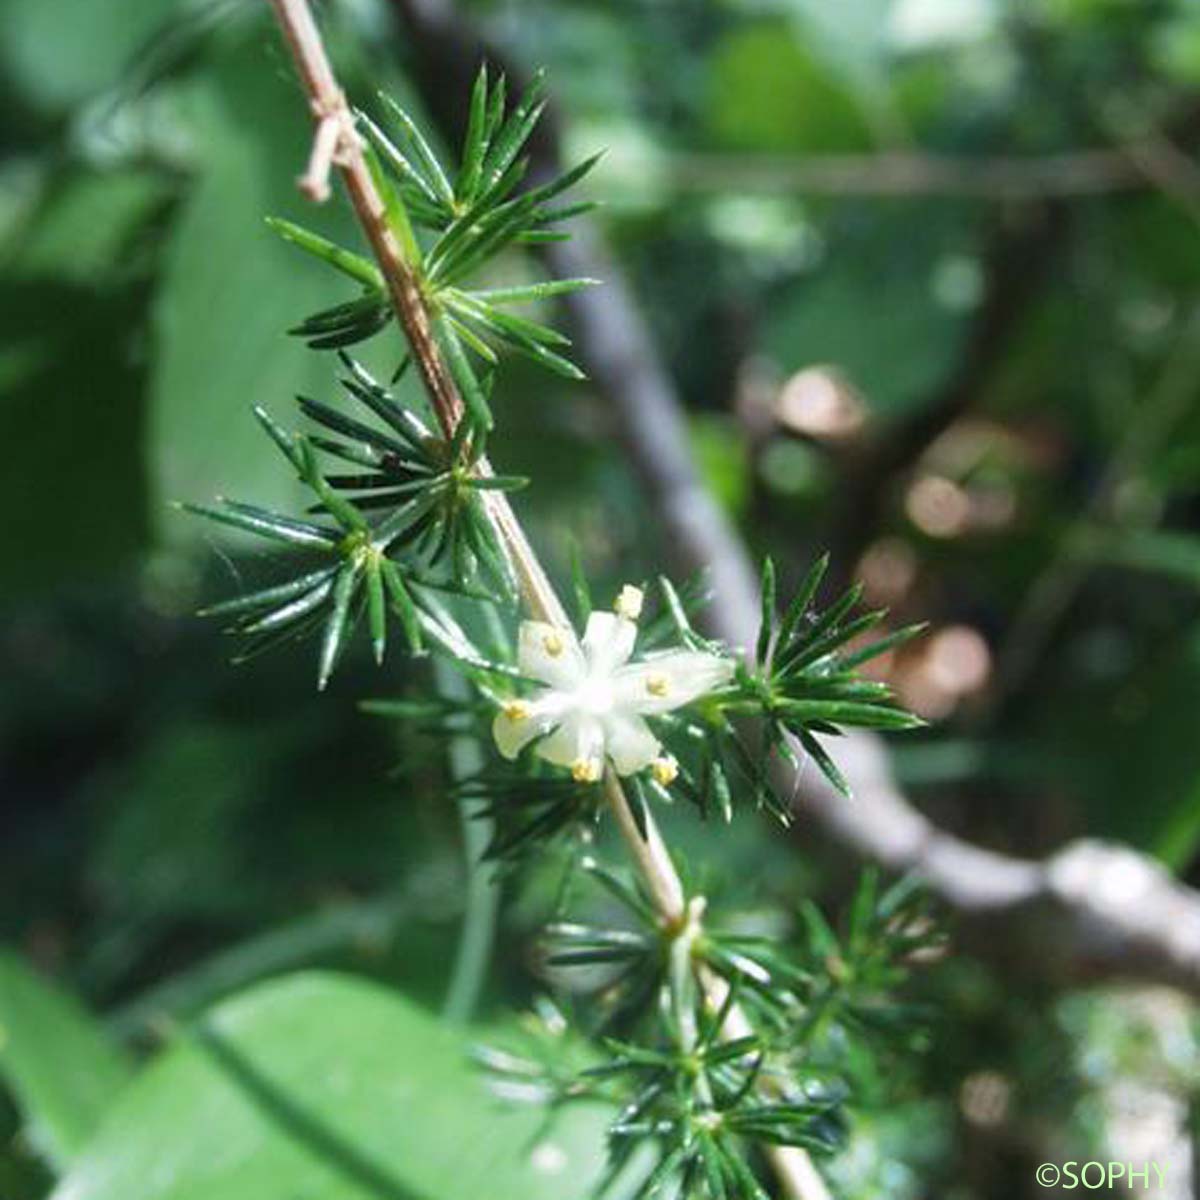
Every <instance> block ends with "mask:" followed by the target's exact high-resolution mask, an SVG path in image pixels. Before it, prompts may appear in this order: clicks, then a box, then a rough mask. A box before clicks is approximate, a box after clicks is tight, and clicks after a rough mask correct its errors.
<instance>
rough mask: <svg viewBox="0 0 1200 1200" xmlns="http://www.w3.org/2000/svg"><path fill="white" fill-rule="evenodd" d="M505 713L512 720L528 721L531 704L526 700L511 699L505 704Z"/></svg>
mask: <svg viewBox="0 0 1200 1200" xmlns="http://www.w3.org/2000/svg"><path fill="white" fill-rule="evenodd" d="M503 711H504V715H505V716H506V717H507V718H508V719H509V720H510V721H528V720H529V705H528V704H526V703H525V701H524V700H510V701H509V702H508V703H507V704H506V705H505V706H504V710H503Z"/></svg>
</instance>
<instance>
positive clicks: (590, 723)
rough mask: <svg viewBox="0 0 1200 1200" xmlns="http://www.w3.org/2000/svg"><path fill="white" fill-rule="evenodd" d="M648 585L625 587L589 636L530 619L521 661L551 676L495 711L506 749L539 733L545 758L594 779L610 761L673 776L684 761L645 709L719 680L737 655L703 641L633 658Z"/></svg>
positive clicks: (670, 704)
mask: <svg viewBox="0 0 1200 1200" xmlns="http://www.w3.org/2000/svg"><path fill="white" fill-rule="evenodd" d="M641 599H642V597H641V593H640V592H638V590H637V589H636V588H629V587H627V588H625V589H623V590H622V592H621V595H620V597H619V599H618V604H617V612H615V613H611V612H594V613H592V615H591V616H590V617H588V623H587V629H586V630H585V631H584V635H583V640H582V642H580V641H579V640H577V639H576V637H575V634H574V633H573V632H572V631H571V630H569V629H560V628H558V627H557V626H554V625H548V624H546V622H544V621H522V622H521V629H520V633H519V636H518V643H517V665H518V666H519V667H520V669H521V672H522V674H524V675H527V676H529V677H530V678H531V679H536V680H537V681H538V682H539V683H543V684H545V685H546V686H545V688H544V689H543V690H542V691H539V692H537V693H536V694H535V695H533V696H531V697H529V698H528V699H521V700H512V701H509V702H508V703H507V704H505V705H504V706H503V708H502V709H501V710H500V712H499V713H497V714H496V719H495V722H494V723H493V725H492V735H493V736H494V737H495V739H496V745H497V746H498V747H499V748H500V753H501V754H503V755H504V756H505V758H516V756H517V755H518V754H519V753H520V752H521V750H522V749H523V748H524V747H525V746H527V745H528V744H529V743H530V742H531V741H533V740H534V738H540V739H541V740H540V741H539V742H538V743H537V746H536V748H535V750H536V753H537V754H538V755H540V756H541V757H542V758H544V759H546V761H547V762H552V763H556V764H557V765H559V766H563V767H570V768H571V774H572V775H573V776H574V777H575V778H576V779H577V780H579V781H580V782H581V783H594V782H595V781H596V780H598V779H599V778H600V776H601V774H602V773H603V771H604V764H605V761H606V760H607V761H608V762H611V763H612V765H613V767H614V768H615V769H616V772H617V774H618V775H631V774H632V773H633V772H634V771H640V770H642V769H643V768H644V767H652V769H653V772H654V777H655V778H656V779H657V780H659V782H661V783H670V782H671V780H672V779H674V778H675V775H676V773H677V771H678V765H677V764H676V762H675V760H674V759H673V758H671V756H670V755H665V756H664V755H662V746H661V745H660V743H659V741H658V738H656V737H655V736H654V734H653V733H652V732H651V730H650V727H649V725H647V724H646V721H645V718H646V717H648V716H655V715H656V714H658V713H665V712H670V711H671V710H672V709H675V708H679V707H680V706H682V705H684V704H688V703H690V702H691V701H692V700H695V699H696V698H697V697H699V696H702V695H704V693H705V692H710V691H712V690H713V689H714V688H717V687H720V686H721V684H723V683H725V682H726V681H727V680H728V679H729V677H730V676H731V675H732V674H733V664H732V663H731V662H729V661H728V660H727V659H724V658H718V657H717V655H715V654H706V653H704V652H702V651H698V650H668V651H666V652H664V653H660V654H654V655H651V656H650V657H648V658H645V659H642V660H641V661H640V662H635V663H631V662H629V656H630V655H631V654H632V653H633V643H634V640H635V638H636V637H637V626H636V625H635V624H634V622H633V621H632V620H630V614H636V613H637V612H639V611H640V609H641Z"/></svg>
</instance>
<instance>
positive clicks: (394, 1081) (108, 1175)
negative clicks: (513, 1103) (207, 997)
mask: <svg viewBox="0 0 1200 1200" xmlns="http://www.w3.org/2000/svg"><path fill="white" fill-rule="evenodd" d="M468 1048H469V1047H468V1043H467V1041H466V1040H465V1039H464V1038H463V1037H462V1035H461V1034H458V1033H455V1032H453V1031H452V1030H450V1029H449V1028H448V1027H447V1026H444V1025H442V1024H440V1023H439V1022H437V1021H436V1020H435V1019H434V1018H432V1017H431V1016H429V1015H428V1014H426V1013H424V1012H423V1011H421V1010H419V1009H417V1008H415V1007H414V1006H412V1005H411V1004H410V1003H409V1002H407V1001H406V1000H404V999H402V998H401V997H399V996H397V995H395V994H393V993H390V992H388V991H385V990H384V989H382V988H380V987H378V986H377V985H375V984H370V983H366V982H363V981H361V980H358V979H354V978H352V977H350V976H339V975H335V974H325V973H304V974H299V975H292V976H290V977H286V978H283V979H280V980H276V981H272V982H270V983H266V984H262V985H260V986H258V987H255V988H253V989H251V990H250V991H248V992H245V993H243V994H241V995H240V996H238V997H235V998H234V999H232V1000H229V1001H226V1002H225V1003H223V1004H221V1005H220V1006H219V1007H218V1008H217V1009H215V1010H214V1011H213V1013H212V1014H211V1016H210V1017H209V1018H208V1019H207V1020H205V1021H204V1022H203V1023H202V1024H201V1025H200V1026H199V1027H198V1028H197V1029H195V1030H194V1031H192V1032H190V1033H188V1034H186V1035H184V1036H182V1037H180V1038H179V1039H177V1040H176V1042H175V1043H174V1044H173V1045H172V1046H171V1047H170V1048H169V1049H168V1050H167V1051H166V1052H165V1053H164V1054H163V1055H162V1057H161V1058H160V1059H159V1060H158V1061H157V1062H156V1063H154V1064H153V1065H152V1066H151V1067H149V1068H148V1069H147V1070H146V1072H145V1073H144V1074H143V1075H142V1077H141V1078H140V1079H139V1080H138V1081H137V1082H136V1083H135V1084H134V1085H133V1086H132V1087H131V1088H130V1089H129V1090H128V1091H127V1092H126V1093H125V1094H124V1096H123V1097H122V1098H121V1100H120V1102H119V1103H118V1104H117V1106H116V1107H115V1108H114V1110H113V1111H112V1112H111V1113H110V1115H109V1119H108V1121H107V1123H106V1125H105V1127H104V1129H103V1130H102V1131H101V1133H100V1135H99V1136H98V1137H97V1138H96V1139H94V1140H93V1142H92V1143H91V1145H90V1146H89V1147H88V1149H87V1151H86V1153H85V1154H84V1155H83V1157H82V1158H81V1159H80V1160H79V1161H78V1162H77V1164H76V1165H75V1167H74V1169H73V1170H72V1171H71V1172H70V1174H68V1175H67V1177H66V1178H65V1179H64V1180H63V1181H62V1183H61V1185H60V1186H59V1188H58V1190H57V1191H56V1192H55V1193H54V1195H55V1196H56V1197H58V1198H59V1200H65V1198H66V1197H71V1198H72V1200H185V1198H196V1197H217V1196H219V1197H221V1200H297V1197H300V1196H309V1197H318V1196H319V1197H323V1198H326V1200H351V1198H363V1200H365V1198H367V1197H370V1198H371V1200H418V1198H429V1200H434V1198H437V1200H457V1198H458V1197H464V1196H479V1197H486V1198H487V1200H539V1198H541V1200H561V1198H562V1197H563V1196H564V1195H576V1194H582V1192H583V1191H584V1190H585V1189H586V1187H587V1185H588V1183H589V1181H591V1180H594V1179H595V1178H596V1177H597V1175H598V1174H599V1171H600V1169H601V1166H602V1156H603V1139H602V1136H601V1130H602V1128H603V1125H602V1120H601V1112H600V1111H599V1110H596V1109H591V1110H587V1109H581V1110H579V1111H577V1112H576V1111H572V1112H568V1113H566V1114H565V1115H564V1117H563V1119H562V1120H561V1121H560V1122H558V1123H556V1124H555V1125H554V1126H553V1127H552V1128H550V1129H549V1130H545V1131H543V1129H542V1122H543V1116H542V1114H541V1113H540V1112H539V1111H536V1110H534V1109H531V1108H514V1107H508V1106H502V1105H501V1104H500V1102H499V1101H497V1100H496V1099H495V1098H494V1097H491V1096H489V1095H488V1093H487V1091H486V1088H485V1085H484V1081H483V1079H482V1077H481V1076H480V1075H479V1074H478V1073H477V1072H476V1071H475V1069H474V1068H473V1067H472V1066H471V1065H470V1063H469V1061H468Z"/></svg>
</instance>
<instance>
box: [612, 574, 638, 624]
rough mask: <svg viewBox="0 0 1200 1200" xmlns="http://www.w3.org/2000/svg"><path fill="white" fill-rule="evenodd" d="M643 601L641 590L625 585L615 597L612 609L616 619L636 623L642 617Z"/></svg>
mask: <svg viewBox="0 0 1200 1200" xmlns="http://www.w3.org/2000/svg"><path fill="white" fill-rule="evenodd" d="M644 599H645V595H644V594H643V592H642V589H641V588H635V587H634V586H633V585H632V584H628V583H627V584H626V585H625V586H624V587H623V588H622V589H621V593H620V595H618V596H617V599H616V603H615V604H613V608H614V609H615V610H616V614H617V616H618V617H624V618H625V620H626V621H636V620H637V619H638V617H640V616H641V615H642V601H643V600H644Z"/></svg>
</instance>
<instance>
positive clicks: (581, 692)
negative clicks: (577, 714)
mask: <svg viewBox="0 0 1200 1200" xmlns="http://www.w3.org/2000/svg"><path fill="white" fill-rule="evenodd" d="M574 701H575V706H576V707H577V708H578V709H580V710H581V711H582V712H585V713H588V714H589V715H591V716H593V717H602V716H604V714H605V713H608V712H611V711H612V706H613V690H612V684H611V683H610V682H609V681H608V680H607V679H585V680H583V681H582V682H581V683H580V685H579V686H578V687H577V688H576V689H575V695H574Z"/></svg>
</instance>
